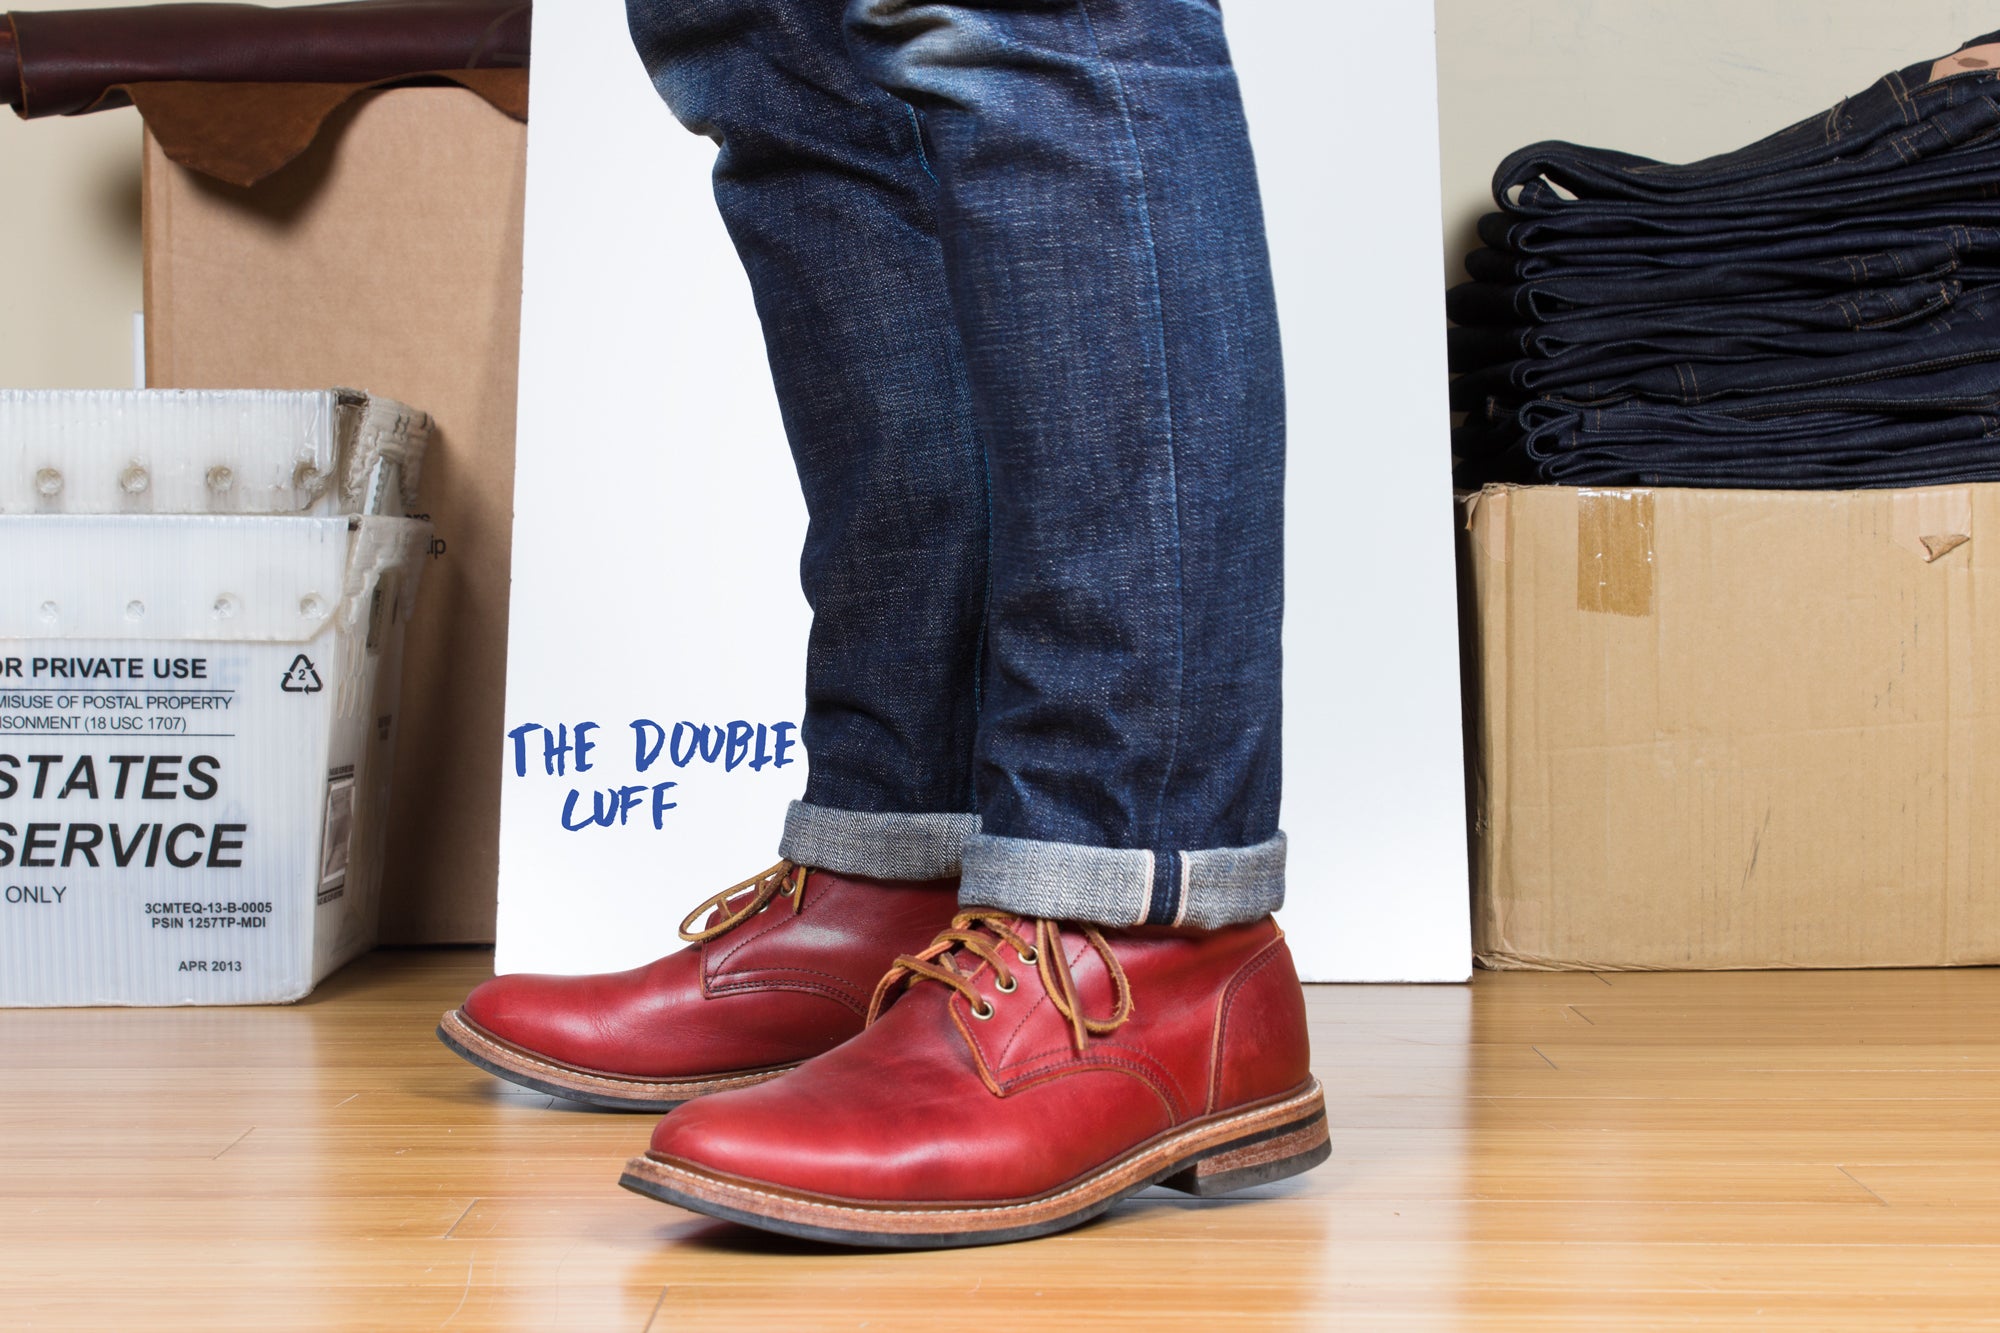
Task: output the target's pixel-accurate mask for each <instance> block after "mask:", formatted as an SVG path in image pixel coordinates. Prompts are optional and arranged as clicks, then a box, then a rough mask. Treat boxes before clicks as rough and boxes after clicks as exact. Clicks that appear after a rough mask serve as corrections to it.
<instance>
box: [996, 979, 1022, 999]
mask: <svg viewBox="0 0 2000 1333" xmlns="http://www.w3.org/2000/svg"><path fill="white" fill-rule="evenodd" d="M1020 988H1021V983H1020V982H1018V981H1016V980H1014V978H1012V977H1008V978H1007V984H1006V985H1004V986H1003V985H1001V984H1000V983H999V982H997V981H996V982H994V983H993V989H994V990H997V991H999V992H1000V993H1001V994H1002V995H1012V994H1013V993H1014V992H1015V991H1017V990H1019V989H1020Z"/></svg>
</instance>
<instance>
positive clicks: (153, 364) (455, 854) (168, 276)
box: [145, 88, 527, 943]
mask: <svg viewBox="0 0 2000 1333" xmlns="http://www.w3.org/2000/svg"><path fill="white" fill-rule="evenodd" d="M526 139H527V127H526V126H525V125H522V124H520V123H518V122H516V121H514V120H511V119H509V118H508V117H507V116H505V115H503V114H501V113H500V112H498V111H496V110H494V109H493V108H492V107H491V106H489V105H488V104H487V103H485V102H484V101H481V100H480V99H479V98H478V97H476V96H474V95H473V94H471V93H469V92H465V91H463V90H461V89H455V88H403V89H397V90H395V91H392V92H384V93H372V94H367V95H364V96H362V97H361V98H359V99H357V100H356V101H355V102H354V103H352V104H350V105H349V106H348V107H346V108H345V109H343V110H342V111H340V112H338V113H336V115H335V116H334V118H333V119H332V120H331V121H329V122H328V124H327V126H326V128H325V129H324V131H323V132H322V133H321V135H320V137H319V139H318V140H317V142H316V143H315V144H314V146H313V147H312V148H311V149H310V150H309V151H308V152H307V153H306V155H305V156H304V157H302V158H300V159H299V160H298V161H296V162H294V163H292V164H291V165H290V166H288V167H286V168H285V169H284V170H282V171H280V172H279V173H278V174H277V175H275V176H273V177H271V178H270V179H268V180H266V181H264V182H263V183H262V184H260V185H257V186H255V187H252V188H250V189H247V190H245V189H239V188H237V187H234V186H229V185H222V184H219V183H217V182H215V181H213V180H210V179H208V178H207V177H203V176H198V175H196V174H194V173H192V172H189V171H187V170H186V169H184V168H182V167H179V166H176V165H175V164H173V163H172V162H170V161H168V160H167V159H166V157H165V156H164V154H162V153H161V151H160V149H159V146H158V145H157V144H156V143H154V142H153V141H152V140H151V138H150V137H149V138H148V140H147V144H146V160H145V167H146V170H145V248H146V363H147V382H148V383H149V384H152V385H154V386H158V387H182V388H322V389H323V388H327V387H329V386H333V385H350V386H353V387H356V388H362V389H367V390H369V391H371V392H374V393H379V394H385V395H387V396H389V397H392V398H397V399H401V400H402V401H404V402H407V403H410V404H412V405H414V406H417V407H420V408H422V409H423V410H425V411H427V412H429V413H430V414H431V415H432V416H433V417H434V418H435V419H436V422H437V427H438V433H437V436H436V437H435V439H434V440H433V442H432V444H431V448H430V452H429V454H428V455H427V457H426V458H425V461H424V468H423V495H422V504H421V506H420V507H421V508H422V509H423V510H424V511H425V512H427V513H428V514H429V515H430V517H431V518H432V520H433V521H434V522H435V524H436V526H437V534H438V538H439V539H440V541H441V542H442V550H441V551H439V552H437V553H436V557H435V558H434V559H432V560H431V561H430V563H429V566H428V568H427V569H426V570H425V573H424V584H423V592H422V595H421V597H420V600H419V605H418V609H417V614H416V618H415V620H414V621H413V622H412V623H411V625H410V629H409V639H408V644H407V650H406V665H405V669H404V676H403V693H402V697H403V701H404V708H403V716H402V718H401V720H400V724H399V725H400V737H399V740H398V745H397V753H396V771H395V778H394V786H395V790H396V792H397V793H398V798H397V803H396V807H397V811H398V814H397V816H396V818H395V819H394V820H393V821H392V823H391V827H390V829H389V833H388V856H387V871H386V874H385V879H384V888H383V908H382V918H383V919H382V938H383V940H384V942H387V943H444V942H459V941H489V940H491V939H492V938H493V912H494V886H495V881H496V873H497V864H498V838H499V821H500V814H499V801H500V757H501V756H500V745H501V737H502V731H503V730H504V728H503V723H502V690H503V686H504V681H505V669H506V648H507V584H508V561H509V553H510V547H511V529H512V522H513V488H514V387H515V385H514V381H515V365H516V357H517V352H518V347H517V344H518V342H519V332H520V298H521V206H522V186H523V180H524V163H525V156H526V154H525V149H526Z"/></svg>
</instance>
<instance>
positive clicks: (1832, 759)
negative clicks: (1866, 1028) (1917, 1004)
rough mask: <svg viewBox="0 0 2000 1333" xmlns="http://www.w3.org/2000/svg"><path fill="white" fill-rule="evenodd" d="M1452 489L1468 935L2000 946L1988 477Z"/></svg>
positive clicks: (1997, 520)
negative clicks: (1881, 487) (1466, 758)
mask: <svg viewBox="0 0 2000 1333" xmlns="http://www.w3.org/2000/svg"><path fill="white" fill-rule="evenodd" d="M1461 505H1462V516H1463V518H1464V520H1465V521H1464V524H1463V532H1462V534H1461V536H1462V541H1461V548H1460V549H1461V557H1462V568H1463V572H1464V591H1465V597H1464V606H1465V612H1466V616H1467V619H1468V621H1469V623H1468V625H1467V632H1466V634H1465V636H1464V639H1465V644H1466V652H1467V683H1468V684H1467V700H1468V705H1469V707H1468V726H1469V730H1470V739H1471V742H1472V745H1471V751H1472V754H1473V759H1472V762H1471V765H1470V770H1471V772H1470V786H1471V794H1470V799H1471V805H1472V816H1473V819H1472V822H1473V828H1472V847H1473V866H1474V871H1473V878H1474V912H1473V916H1474V947H1475V952H1476V954H1477V957H1478V959H1479V961H1480V963H1482V964H1483V965H1485V966H1488V967H1515V968H1590V969H1606V970H1609V969H1628V968H1663V969H1664V968H1765V967H1913V966H1933V965H1940V964H1990V963H1996V962H2000V817H1996V815H2000V486H1995V485H1985V486H1952V487H1938V488H1928V489H1922V490H1907V491H1845V492H1826V491H1789V492H1747V491H1698V490H1630V491H1591V490H1573V489H1567V488H1555V487H1521V488H1513V487H1503V488H1489V489H1488V490H1486V491H1484V492H1481V493H1480V494H1478V495H1473V496H1469V497H1465V498H1464V499H1463V500H1462V501H1461ZM1988 557H1991V558H1990V559H1989V558H1988Z"/></svg>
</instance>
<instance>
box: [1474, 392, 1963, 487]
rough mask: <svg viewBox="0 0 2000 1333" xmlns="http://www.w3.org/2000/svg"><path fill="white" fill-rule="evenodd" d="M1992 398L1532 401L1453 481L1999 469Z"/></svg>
mask: <svg viewBox="0 0 2000 1333" xmlns="http://www.w3.org/2000/svg"><path fill="white" fill-rule="evenodd" d="M1996 407H2000V402H1996V403H1994V404H1989V409H1988V410H1987V411H1984V412H1951V413H1944V414H1937V415H1925V416H1907V417H1896V416H1875V415H1865V414H1850V413H1839V412H1833V413H1827V412H1812V413H1800V414H1796V415H1791V416H1785V417H1777V418H1761V419H1760V418H1755V417H1745V416H1740V415H1736V414H1732V413H1728V412H1716V411H1708V410H1704V409H1698V408H1695V409H1690V408H1674V407H1663V406H1659V405H1657V404H1651V403H1640V402H1630V403H1622V404H1619V405H1617V406H1615V407H1610V408H1577V407H1570V408H1564V407H1561V406H1558V405H1554V404H1547V403H1543V404H1537V405H1535V406H1534V407H1533V408H1532V409H1530V410H1528V411H1527V412H1525V413H1524V415H1525V416H1526V417H1528V419H1529V421H1530V429H1529V430H1528V431H1527V432H1526V434H1524V435H1523V436H1521V437H1520V438H1519V439H1518V440H1517V441H1515V442H1514V443H1513V444H1512V445H1510V446H1507V447H1506V448H1503V449H1500V450H1481V451H1477V453H1476V459H1475V461H1474V462H1473V463H1472V464H1471V465H1470V466H1469V467H1468V468H1467V469H1465V470H1464V471H1462V473H1461V479H1462V480H1535V481H1542V482H1552V483H1555V484H1559V485H1575V486H1582V485H1643V486H1663V485H1705V486H1715V485H1730V486H1739V485H1740V486H1762V487H1773V486H1775V487H1785V486H1790V487H1814V486H1839V487H1850V486H1885V485H1918V484H1926V483H1927V482H1929V481H1931V480H1933V479H1936V480H1945V479H1950V480H1959V481H1963V480H1969V479H2000V447H1997V446H2000V410H1994V409H1995V408H1996Z"/></svg>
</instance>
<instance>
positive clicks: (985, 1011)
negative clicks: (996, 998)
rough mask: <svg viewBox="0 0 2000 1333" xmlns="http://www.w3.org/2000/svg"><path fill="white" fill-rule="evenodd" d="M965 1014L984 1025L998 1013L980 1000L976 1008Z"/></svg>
mask: <svg viewBox="0 0 2000 1333" xmlns="http://www.w3.org/2000/svg"><path fill="white" fill-rule="evenodd" d="M967 1012H969V1013H970V1014H971V1015H972V1016H973V1017H974V1018H976V1019H978V1020H979V1021H980V1022H982V1023H984V1022H985V1021H986V1020H987V1019H989V1018H991V1017H993V1015H994V1014H995V1013H996V1012H998V1011H997V1010H995V1009H994V1008H993V1006H992V1005H991V1004H988V1003H987V1002H986V1001H984V1000H981V1001H980V1002H979V1004H978V1006H977V1007H976V1008H974V1009H971V1010H968V1011H967Z"/></svg>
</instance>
